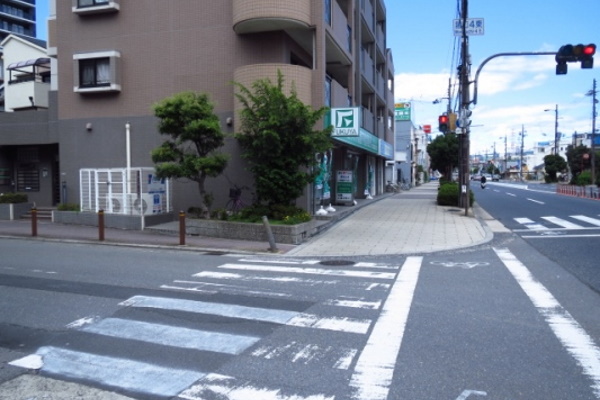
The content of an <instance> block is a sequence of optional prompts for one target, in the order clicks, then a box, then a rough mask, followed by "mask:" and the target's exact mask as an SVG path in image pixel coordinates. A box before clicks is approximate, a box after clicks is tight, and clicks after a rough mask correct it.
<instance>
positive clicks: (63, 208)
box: [56, 203, 81, 211]
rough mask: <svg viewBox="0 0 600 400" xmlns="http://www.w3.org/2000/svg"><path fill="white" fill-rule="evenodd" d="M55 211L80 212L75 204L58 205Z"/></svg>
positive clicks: (79, 208)
mask: <svg viewBox="0 0 600 400" xmlns="http://www.w3.org/2000/svg"><path fill="white" fill-rule="evenodd" d="M56 209H57V210H58V211H81V207H79V204H76V203H60V204H59V205H58V206H56Z"/></svg>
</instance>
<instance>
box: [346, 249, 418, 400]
mask: <svg viewBox="0 0 600 400" xmlns="http://www.w3.org/2000/svg"><path fill="white" fill-rule="evenodd" d="M422 262H423V257H408V258H407V259H406V261H405V262H404V265H403V266H402V269H401V270H400V273H399V274H398V277H397V278H396V282H395V283H394V286H392V290H391V291H390V295H389V297H388V299H387V300H386V302H385V304H384V306H383V310H382V312H381V315H380V317H379V319H378V320H377V323H376V324H375V326H374V328H373V332H372V333H371V335H370V336H369V340H368V341H367V345H366V346H365V348H364V349H363V351H362V353H361V354H360V357H359V358H358V361H357V363H356V367H355V369H354V373H353V374H352V378H351V380H350V386H351V387H352V388H353V389H354V390H355V392H354V394H353V398H354V399H357V400H386V399H387V397H388V393H389V390H390V386H391V384H392V378H393V376H394V366H395V365H396V359H397V358H398V353H399V352H400V346H401V344H402V338H403V337H404V330H405V329H406V322H407V320H408V314H409V312H410V307H411V305H412V299H413V294H414V292H415V288H416V286H417V281H418V279H419V272H420V270H421V264H422Z"/></svg>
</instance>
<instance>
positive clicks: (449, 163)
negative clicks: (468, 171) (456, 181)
mask: <svg viewBox="0 0 600 400" xmlns="http://www.w3.org/2000/svg"><path fill="white" fill-rule="evenodd" d="M427 154H429V158H430V159H431V169H432V170H438V171H440V172H442V174H443V175H444V177H445V178H446V180H451V178H452V171H453V170H454V168H455V167H456V166H457V165H458V162H459V160H458V138H457V137H456V135H452V134H450V135H439V136H438V137H436V138H435V139H433V141H432V142H431V143H429V144H428V145H427Z"/></svg>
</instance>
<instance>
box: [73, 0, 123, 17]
mask: <svg viewBox="0 0 600 400" xmlns="http://www.w3.org/2000/svg"><path fill="white" fill-rule="evenodd" d="M72 1H73V3H72V11H73V12H74V13H75V14H80V15H87V14H101V13H107V12H116V11H119V0H72Z"/></svg>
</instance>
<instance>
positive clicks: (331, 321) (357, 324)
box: [286, 313, 371, 334]
mask: <svg viewBox="0 0 600 400" xmlns="http://www.w3.org/2000/svg"><path fill="white" fill-rule="evenodd" d="M286 325H288V326H295V327H299V328H314V329H325V330H329V331H336V332H347V333H359V334H365V333H367V332H368V331H369V328H370V327H371V320H368V319H355V318H340V317H329V318H327V317H319V316H318V315H313V314H304V313H303V314H300V315H297V316H296V317H294V318H292V319H291V320H289V321H288V322H287V323H286Z"/></svg>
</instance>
